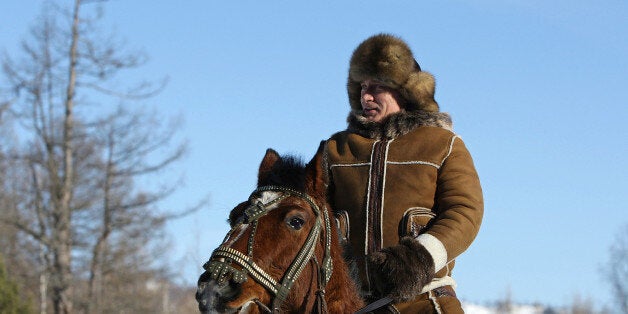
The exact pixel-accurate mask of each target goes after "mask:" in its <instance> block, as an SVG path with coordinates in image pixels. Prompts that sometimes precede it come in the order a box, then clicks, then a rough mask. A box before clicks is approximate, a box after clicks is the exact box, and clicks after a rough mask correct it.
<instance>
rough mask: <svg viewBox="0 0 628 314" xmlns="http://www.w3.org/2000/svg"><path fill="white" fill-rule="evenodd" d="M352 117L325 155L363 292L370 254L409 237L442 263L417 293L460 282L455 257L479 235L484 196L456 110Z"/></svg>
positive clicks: (332, 198) (354, 114)
mask: <svg viewBox="0 0 628 314" xmlns="http://www.w3.org/2000/svg"><path fill="white" fill-rule="evenodd" d="M348 123H349V126H348V128H347V130H345V131H341V132H338V133H336V134H334V135H332V136H331V138H330V139H329V140H327V142H326V147H325V150H324V152H323V154H324V163H325V167H326V170H327V172H328V173H327V179H328V187H329V191H328V192H329V198H330V204H331V206H332V207H333V209H334V211H335V212H336V213H343V214H342V215H341V214H338V217H344V218H340V219H342V220H343V221H341V222H340V223H341V225H343V226H345V227H346V228H345V229H344V230H346V232H347V236H348V241H349V243H350V245H351V251H352V255H353V258H354V259H355V262H356V264H357V267H358V270H359V277H360V281H361V286H362V289H363V292H364V294H365V295H366V296H368V295H369V293H370V291H371V289H372V287H370V283H369V278H368V269H367V267H368V265H367V257H368V255H369V254H370V253H372V252H375V251H378V250H381V249H382V248H385V247H389V246H394V245H397V244H398V243H399V240H400V238H401V237H403V236H408V235H409V236H412V237H414V238H415V239H416V241H418V242H419V243H420V244H421V245H423V246H424V247H425V248H426V249H427V251H428V252H429V253H430V255H431V257H432V258H433V260H434V265H435V272H436V275H435V278H434V280H433V281H432V282H431V283H430V284H428V285H427V286H425V287H424V288H423V290H422V291H417V292H416V293H417V295H419V294H420V293H422V292H426V291H429V290H431V289H434V288H438V287H441V286H446V285H448V286H455V282H454V281H453V279H452V278H451V273H452V269H453V267H454V263H455V259H456V257H457V256H458V255H460V254H461V253H462V252H463V251H465V250H466V249H467V248H468V247H469V245H470V244H471V242H472V241H473V240H474V238H475V236H476V234H477V233H478V230H479V228H480V223H481V220H482V214H483V199H482V190H481V187H480V181H479V178H478V175H477V173H476V170H475V167H474V165H473V160H472V158H471V155H470V154H469V152H468V150H467V148H466V147H465V144H464V143H463V141H462V139H461V138H460V136H458V135H457V134H455V133H454V132H453V130H452V123H451V119H450V117H449V115H448V114H446V113H442V112H428V111H421V110H419V111H416V110H415V111H411V112H406V111H402V112H399V113H395V114H392V115H390V116H388V117H386V118H385V119H384V120H383V121H381V122H380V123H374V122H369V121H367V120H366V119H365V118H364V117H362V116H361V114H360V111H359V110H355V109H354V110H352V112H351V113H350V115H349V117H348ZM345 212H346V213H345ZM407 266H408V267H421V265H407Z"/></svg>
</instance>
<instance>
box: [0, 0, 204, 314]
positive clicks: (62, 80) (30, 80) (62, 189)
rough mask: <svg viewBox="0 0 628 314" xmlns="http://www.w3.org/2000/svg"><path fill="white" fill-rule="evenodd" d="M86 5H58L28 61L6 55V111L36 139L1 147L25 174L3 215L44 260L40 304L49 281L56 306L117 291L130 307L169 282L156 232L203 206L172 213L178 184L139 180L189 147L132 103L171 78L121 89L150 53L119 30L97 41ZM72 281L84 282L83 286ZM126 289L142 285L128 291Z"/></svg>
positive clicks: (86, 302)
mask: <svg viewBox="0 0 628 314" xmlns="http://www.w3.org/2000/svg"><path fill="white" fill-rule="evenodd" d="M80 9H81V0H75V1H74V5H73V8H72V9H71V11H70V12H69V14H67V15H64V14H63V12H62V10H61V9H59V8H56V7H54V6H53V5H52V4H50V6H49V7H47V9H46V10H44V16H43V18H42V19H41V24H40V25H38V26H37V27H36V28H35V29H34V30H33V32H32V38H33V39H32V40H31V41H26V42H24V43H23V45H22V48H23V52H24V56H25V57H24V60H22V61H21V62H13V61H12V60H11V59H10V58H8V57H5V60H4V62H3V70H4V73H5V76H6V78H7V80H6V81H7V82H8V84H9V86H8V87H7V90H9V91H11V92H12V93H11V95H10V97H9V99H10V100H7V101H4V102H0V104H2V106H1V108H0V113H1V114H3V115H6V114H7V112H9V113H10V114H11V115H12V116H13V117H15V118H16V120H17V121H19V122H20V123H19V128H20V129H21V130H22V131H23V134H27V135H26V136H25V137H26V138H25V139H19V141H20V142H22V143H24V142H26V145H22V146H17V145H16V147H17V148H16V149H13V150H10V151H5V149H0V154H3V153H4V155H3V156H4V157H3V158H2V159H1V160H0V161H4V162H5V163H4V165H5V166H6V167H8V168H9V169H10V171H8V172H7V173H5V174H4V175H5V176H7V175H11V174H12V173H14V174H15V179H16V180H15V181H11V184H10V186H6V189H5V190H6V191H5V192H6V193H3V194H0V197H2V196H3V195H4V198H3V199H1V200H2V202H3V205H5V206H6V205H11V206H10V208H11V211H10V214H4V215H2V216H1V217H0V219H1V221H2V222H4V223H5V225H6V226H10V227H11V228H15V229H16V230H19V232H20V234H22V235H27V237H23V236H22V237H21V238H20V239H21V241H26V242H28V243H29V247H31V250H32V251H31V252H29V253H28V254H27V255H29V256H30V257H31V261H32V262H33V263H35V264H38V263H41V264H42V265H43V266H42V267H40V273H39V274H38V275H39V282H40V295H42V296H43V297H42V299H43V300H42V302H41V306H40V307H41V308H45V306H46V300H45V298H46V295H48V292H47V288H48V287H50V289H51V293H50V294H49V295H50V297H51V299H52V307H53V309H54V312H55V313H71V312H73V309H74V307H75V303H76V302H78V303H77V304H78V305H77V306H78V307H79V308H80V309H81V311H84V312H103V311H104V312H107V311H109V310H113V309H112V308H104V307H102V305H103V303H104V302H101V301H102V299H103V298H107V300H108V302H107V305H108V306H112V304H113V305H115V304H116V303H111V302H109V298H110V297H113V296H114V295H118V296H119V299H120V302H119V303H120V304H123V303H124V302H127V301H125V300H122V298H123V297H124V296H126V297H127V299H128V296H129V295H130V293H129V292H132V293H135V294H138V293H139V292H138V291H139V290H141V289H144V290H142V291H146V289H147V283H148V282H149V281H150V280H154V279H155V278H154V277H156V276H157V277H158V278H157V279H159V280H162V279H164V278H161V277H159V276H164V277H165V276H166V274H165V271H164V269H162V268H160V267H159V265H158V263H155V261H154V258H153V257H154V256H155V255H154V254H153V253H154V252H155V251H154V250H155V247H154V246H155V243H156V241H155V239H160V238H159V236H160V235H161V234H162V233H163V225H164V222H165V221H167V220H168V219H172V218H176V217H178V216H180V215H183V214H185V213H187V212H189V211H192V210H194V209H196V208H198V207H199V206H200V205H201V204H202V203H203V202H204V201H203V200H201V201H199V204H198V205H197V206H193V207H191V208H189V209H187V210H180V211H177V212H166V213H165V212H161V211H159V210H158V208H157V204H158V202H159V201H160V200H162V199H163V198H165V197H167V196H168V195H170V194H171V193H172V192H173V191H174V190H175V188H176V186H177V185H176V184H175V183H172V182H171V184H169V185H168V184H166V185H165V186H163V187H150V188H138V187H137V182H138V180H142V179H143V178H144V177H145V176H150V175H154V174H159V173H160V172H161V171H164V169H166V168H168V167H169V166H171V165H172V164H173V163H174V162H175V161H177V160H179V159H180V158H181V157H182V156H183V154H184V151H185V145H184V144H177V143H176V141H175V140H174V138H175V136H174V135H175V134H174V132H175V131H176V130H177V126H176V125H165V124H164V123H163V119H159V118H158V117H157V115H156V114H155V113H147V112H145V111H143V110H128V109H125V106H128V105H127V104H126V103H125V102H128V101H132V100H143V99H147V98H148V97H151V96H153V95H155V94H156V93H157V92H159V91H160V90H161V89H162V87H163V86H164V85H163V84H164V82H165V80H160V81H159V82H157V84H149V83H146V82H140V84H137V85H135V86H132V87H131V88H128V89H127V90H122V91H121V90H119V88H118V89H116V88H112V87H111V85H113V84H111V82H112V81H113V80H114V78H117V75H118V74H119V73H120V72H121V71H123V70H126V69H133V68H137V67H139V66H141V65H143V64H144V62H145V60H146V59H145V58H144V57H143V55H142V54H138V53H127V52H125V49H124V47H123V46H122V45H120V44H118V43H117V42H116V41H114V40H113V39H111V38H108V39H102V38H98V37H97V34H98V32H97V28H96V27H95V23H94V21H95V20H93V19H88V18H84V17H83V16H82V13H81V11H80ZM58 17H62V20H63V21H70V23H69V25H67V26H65V27H64V26H63V23H59V22H58V21H57V18H58ZM95 93H98V94H99V95H100V96H99V100H101V101H105V100H109V101H122V104H121V105H119V106H117V107H118V109H117V110H116V111H114V112H110V113H107V111H106V110H104V109H102V107H98V106H97V105H95V104H94V102H92V101H90V99H92V98H94V97H93V96H94V95H95ZM90 96H91V97H90ZM88 109H89V110H88ZM94 111H97V112H98V114H93V112H94ZM0 118H2V116H0ZM151 189H152V190H151ZM9 201H10V202H9ZM160 249H161V251H162V252H163V248H160ZM160 273H164V274H163V275H160ZM125 280H126V281H129V280H132V282H126V283H125ZM73 287H81V289H79V291H78V292H77V293H76V294H75V293H74V291H73ZM83 287H84V288H85V289H83ZM113 287H116V288H113ZM124 287H126V288H128V289H130V290H131V291H124V290H123V289H122V290H121V289H118V288H124ZM125 307H126V308H128V309H130V308H133V306H131V305H129V304H126V305H125ZM44 312H45V310H44Z"/></svg>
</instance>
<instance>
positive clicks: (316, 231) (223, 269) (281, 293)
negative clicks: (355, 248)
mask: <svg viewBox="0 0 628 314" xmlns="http://www.w3.org/2000/svg"><path fill="white" fill-rule="evenodd" d="M266 191H272V192H280V193H281V196H279V197H278V198H276V199H273V200H271V201H269V202H268V203H265V204H264V203H262V202H261V201H257V202H255V203H253V200H254V197H255V195H257V194H258V193H261V192H266ZM288 197H298V198H300V199H302V200H304V201H306V202H307V203H308V204H309V205H310V207H311V208H312V211H314V214H315V216H316V221H315V223H314V226H313V227H312V229H311V230H310V232H309V234H308V236H307V239H306V240H305V243H304V244H303V246H302V247H301V249H300V250H299V252H298V254H297V255H296V257H295V258H294V259H293V260H292V263H291V264H290V266H289V267H288V269H287V270H286V272H285V273H284V274H283V276H282V278H281V282H277V281H276V280H275V279H274V278H273V277H272V276H270V275H269V274H268V273H267V272H266V271H264V270H263V269H262V268H261V267H259V266H258V265H257V264H256V263H255V262H254V261H253V243H254V241H255V238H254V237H255V233H256V230H257V225H258V221H259V219H260V218H261V217H263V216H264V215H266V214H267V213H268V212H270V211H271V210H272V208H273V207H271V206H272V205H275V204H279V202H281V201H283V200H284V199H286V198H288ZM249 201H250V203H251V205H249V207H247V208H246V209H245V210H244V217H243V219H240V220H239V221H238V223H237V224H236V225H235V226H234V227H233V228H231V230H230V231H229V232H228V233H227V236H226V237H225V240H224V241H223V243H222V245H221V246H219V247H218V248H217V249H215V250H214V252H213V253H212V255H211V257H210V259H209V261H208V262H207V263H205V265H203V268H205V270H207V271H209V272H210V274H211V275H210V278H211V279H213V280H215V281H216V282H218V283H219V284H225V283H226V282H227V281H229V280H232V281H233V282H235V283H242V282H244V281H246V280H247V275H248V276H250V277H251V278H253V280H255V281H256V282H257V283H259V284H260V285H262V286H263V287H265V288H266V289H267V290H268V291H269V292H270V293H271V294H272V295H273V302H272V310H270V309H268V308H266V307H264V306H263V304H261V302H259V301H258V300H254V301H255V303H256V304H258V306H260V308H262V309H263V310H265V311H266V312H272V313H275V312H279V310H280V308H281V305H282V304H283V302H284V301H285V300H286V298H287V297H288V294H289V293H290V289H291V288H292V286H293V285H294V283H295V281H296V280H297V279H298V278H299V276H300V274H301V272H302V271H303V269H304V268H305V266H306V265H307V263H308V262H309V261H310V260H312V261H313V262H314V265H317V268H318V269H317V270H318V291H317V293H316V294H317V302H318V306H319V308H325V307H326V306H325V300H324V294H325V286H326V285H327V283H328V282H329V278H330V277H331V273H332V269H333V265H332V260H331V255H330V249H331V228H330V220H329V215H328V214H327V211H326V210H323V211H322V215H321V210H320V208H319V207H318V205H316V203H315V202H314V200H313V199H312V198H311V197H310V196H309V195H307V194H306V193H303V192H299V191H296V190H293V189H290V188H286V187H280V186H263V187H259V188H257V189H256V190H255V191H253V193H252V194H251V197H250V198H249ZM243 224H251V226H252V228H253V229H252V231H251V235H250V236H249V240H248V244H247V254H246V255H245V254H244V253H242V252H240V251H238V250H235V249H233V248H231V247H229V245H228V244H227V241H228V239H230V238H231V236H232V235H233V233H234V232H235V231H236V230H238V229H240V227H241V226H242V225H243ZM323 224H324V228H325V230H326V231H325V252H324V255H323V261H322V263H320V264H319V263H318V261H317V260H316V256H315V255H314V251H315V249H316V243H317V242H318V240H319V237H320V234H321V229H322V227H323ZM233 264H235V265H238V266H240V267H241V268H242V269H241V270H238V269H236V268H234V267H233V266H232V265H233ZM318 265H320V266H318Z"/></svg>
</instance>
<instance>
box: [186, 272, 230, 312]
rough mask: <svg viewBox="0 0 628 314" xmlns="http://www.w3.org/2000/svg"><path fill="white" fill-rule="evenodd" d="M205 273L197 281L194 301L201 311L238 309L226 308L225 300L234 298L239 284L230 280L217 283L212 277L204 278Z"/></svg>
mask: <svg viewBox="0 0 628 314" xmlns="http://www.w3.org/2000/svg"><path fill="white" fill-rule="evenodd" d="M204 277H207V276H205V274H203V275H202V276H201V278H200V279H199V281H198V288H197V290H196V301H197V302H198V309H199V311H201V313H225V314H229V313H236V312H237V311H238V309H232V308H228V307H227V306H226V304H227V302H229V301H231V300H233V299H235V298H236V297H237V296H238V295H239V294H240V292H241V285H240V284H235V283H233V282H231V281H227V282H223V283H218V282H217V281H215V280H213V279H209V278H208V280H204Z"/></svg>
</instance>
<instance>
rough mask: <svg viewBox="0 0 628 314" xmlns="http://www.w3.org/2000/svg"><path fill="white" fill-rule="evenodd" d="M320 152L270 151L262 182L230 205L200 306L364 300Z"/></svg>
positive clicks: (314, 306)
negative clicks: (304, 158) (302, 157)
mask: <svg viewBox="0 0 628 314" xmlns="http://www.w3.org/2000/svg"><path fill="white" fill-rule="evenodd" d="M322 147H323V146H322V144H321V147H320V148H319V151H320V149H322ZM321 155H322V154H316V156H315V157H314V158H313V159H312V160H311V161H310V162H309V163H308V164H307V165H304V164H303V163H302V162H301V161H299V159H298V158H296V157H293V156H280V155H279V154H278V153H277V152H276V151H274V150H273V149H268V150H267V151H266V154H265V156H264V158H263V160H262V162H261V164H260V167H259V172H258V180H257V189H256V190H255V191H253V193H252V194H251V196H250V197H249V199H248V201H245V202H242V203H240V204H239V205H238V206H236V207H235V208H234V209H233V210H232V211H231V213H230V214H229V223H230V226H231V230H230V231H229V232H228V233H227V235H226V237H225V239H224V240H223V242H222V244H221V245H220V246H219V247H218V248H216V249H215V250H214V251H213V253H212V255H211V257H210V259H209V261H208V262H207V263H205V265H203V267H204V269H205V272H204V273H203V274H202V275H201V276H200V278H199V280H198V290H197V292H196V299H197V301H198V303H199V310H200V311H201V312H202V313H354V312H356V311H357V310H358V309H360V308H361V307H362V306H363V305H364V303H363V301H362V299H361V298H360V295H359V293H358V288H357V285H356V283H355V282H354V280H353V278H351V276H350V275H349V269H348V267H347V264H346V262H345V260H344V258H343V252H342V250H343V248H342V247H341V245H340V244H339V239H338V237H339V235H338V231H337V229H336V226H335V224H334V225H332V223H333V221H331V220H332V219H333V216H331V212H330V210H329V206H328V204H327V199H326V187H325V180H324V177H323V176H324V173H323V169H322V165H321V160H320V158H321V157H320V156H321ZM330 217H331V218H330Z"/></svg>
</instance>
